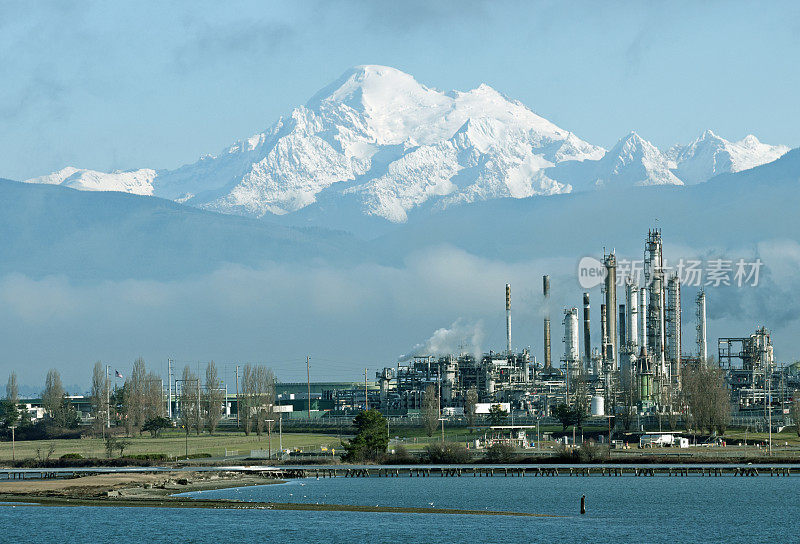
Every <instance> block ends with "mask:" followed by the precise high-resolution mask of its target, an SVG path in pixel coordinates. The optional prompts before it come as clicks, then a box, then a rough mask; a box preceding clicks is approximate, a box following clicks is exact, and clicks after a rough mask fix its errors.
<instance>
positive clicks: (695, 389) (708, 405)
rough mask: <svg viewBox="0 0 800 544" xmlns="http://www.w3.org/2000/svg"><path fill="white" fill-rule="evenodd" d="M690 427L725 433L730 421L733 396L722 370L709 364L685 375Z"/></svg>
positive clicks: (690, 369)
mask: <svg viewBox="0 0 800 544" xmlns="http://www.w3.org/2000/svg"><path fill="white" fill-rule="evenodd" d="M683 393H684V397H685V402H686V406H687V407H688V412H689V414H688V416H689V417H688V422H687V423H688V424H689V425H690V427H691V428H692V429H694V430H697V431H707V432H709V433H712V432H715V431H716V432H717V433H719V434H724V433H725V430H726V429H727V428H728V422H729V421H730V393H729V391H728V388H727V386H726V384H725V376H724V374H723V373H722V369H720V368H719V366H717V365H716V364H713V363H711V362H709V363H708V364H706V365H700V366H698V367H695V368H688V369H686V372H685V373H684V375H683Z"/></svg>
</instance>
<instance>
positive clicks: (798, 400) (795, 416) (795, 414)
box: [792, 391, 800, 436]
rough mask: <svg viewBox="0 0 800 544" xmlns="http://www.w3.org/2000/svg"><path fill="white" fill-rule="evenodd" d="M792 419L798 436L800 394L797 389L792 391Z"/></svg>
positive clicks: (799, 429) (799, 434)
mask: <svg viewBox="0 0 800 544" xmlns="http://www.w3.org/2000/svg"><path fill="white" fill-rule="evenodd" d="M792 421H794V430H795V432H796V433H797V436H800V396H799V395H798V394H797V391H795V392H794V402H793V403H792Z"/></svg>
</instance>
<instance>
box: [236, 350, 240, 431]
mask: <svg viewBox="0 0 800 544" xmlns="http://www.w3.org/2000/svg"><path fill="white" fill-rule="evenodd" d="M239 411H240V410H239V365H236V428H237V429H238V428H239Z"/></svg>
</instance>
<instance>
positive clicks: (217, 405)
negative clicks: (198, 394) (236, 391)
mask: <svg viewBox="0 0 800 544" xmlns="http://www.w3.org/2000/svg"><path fill="white" fill-rule="evenodd" d="M204 397H205V398H204V399H203V400H204V402H203V405H204V408H205V420H206V428H207V429H208V432H210V433H213V432H214V431H215V430H216V429H217V425H219V421H220V419H221V418H222V405H223V403H224V402H225V391H224V390H223V389H222V380H220V379H219V374H218V372H217V365H215V364H214V361H211V362H210V363H208V365H206V387H205V395H204Z"/></svg>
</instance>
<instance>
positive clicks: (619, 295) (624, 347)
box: [370, 229, 800, 421]
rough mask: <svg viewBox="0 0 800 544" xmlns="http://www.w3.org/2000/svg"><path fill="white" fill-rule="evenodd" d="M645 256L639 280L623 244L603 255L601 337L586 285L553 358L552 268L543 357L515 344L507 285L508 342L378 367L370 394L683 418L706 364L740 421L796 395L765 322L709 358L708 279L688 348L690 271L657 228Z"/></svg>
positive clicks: (545, 299)
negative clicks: (719, 375) (685, 290)
mask: <svg viewBox="0 0 800 544" xmlns="http://www.w3.org/2000/svg"><path fill="white" fill-rule="evenodd" d="M643 257H644V258H643V274H641V276H642V277H641V278H639V277H637V274H635V273H632V272H628V273H625V274H624V275H623V274H621V273H620V272H619V270H618V261H617V256H616V254H615V252H614V251H611V252H609V253H606V254H604V256H603V259H602V266H603V268H604V270H603V279H602V290H601V294H602V296H601V300H600V305H599V320H598V321H599V329H600V330H599V333H600V334H599V339H600V342H599V345H593V343H592V316H591V311H592V307H591V302H592V301H591V300H590V294H589V292H583V293H582V302H583V305H582V307H583V312H582V324H581V323H580V312H579V308H578V307H577V306H575V307H570V308H563V310H562V311H561V312H559V314H560V315H559V317H560V318H561V325H562V330H563V337H562V342H563V351H562V352H561V353H562V354H561V356H560V357H559V356H558V355H556V359H555V360H554V359H553V353H552V345H551V317H552V316H551V313H550V283H551V278H550V276H548V275H545V276H543V278H542V299H541V302H542V308H543V312H542V313H543V334H542V352H541V356H542V358H541V360H539V359H537V357H536V356H535V355H534V353H533V350H532V349H530V348H526V349H514V344H513V343H512V290H511V285H509V284H506V286H505V326H506V338H505V340H506V341H505V349H504V350H502V351H489V352H487V353H484V354H482V355H476V354H470V353H458V354H456V353H453V354H445V355H420V356H415V357H413V358H411V359H410V360H408V361H405V362H402V363H397V364H396V365H395V366H393V367H385V368H383V369H382V370H380V371H378V372H377V374H376V378H377V384H378V388H377V391H375V398H374V400H370V402H373V403H374V404H375V405H377V406H379V407H380V409H381V410H384V411H387V412H392V413H403V412H408V411H413V410H417V409H419V408H421V406H422V402H423V398H424V395H425V390H426V389H427V388H429V386H433V387H434V388H435V390H436V391H437V392H438V396H439V398H440V399H441V405H442V407H443V409H444V408H449V409H450V410H451V413H459V412H460V410H463V407H464V406H465V403H466V396H467V392H468V391H469V390H470V389H474V390H475V391H476V393H477V396H478V399H479V401H480V402H481V403H503V404H506V403H507V404H508V405H510V406H511V407H512V410H513V411H515V412H516V413H518V414H519V415H520V416H522V417H524V416H537V417H538V416H549V415H551V413H552V409H553V408H554V407H555V406H558V405H561V404H566V405H568V406H572V407H579V408H580V409H582V410H584V411H586V412H588V413H589V415H591V416H605V417H607V416H613V415H616V414H618V413H619V412H620V411H621V410H622V409H623V407H625V408H626V409H628V410H634V412H635V413H636V414H638V415H639V416H656V415H658V416H671V417H676V418H680V417H681V416H682V415H683V414H685V413H686V409H685V405H684V401H683V400H682V399H684V398H685V397H684V396H683V394H684V390H683V389H684V383H683V376H684V374H685V373H686V372H687V370H689V369H692V368H697V367H698V366H700V367H705V366H706V365H719V367H720V369H721V370H722V371H723V372H724V375H725V381H726V384H727V385H728V388H729V391H730V399H731V414H732V416H733V417H734V418H739V420H740V421H747V420H748V418H752V419H753V420H756V421H763V418H764V413H765V410H767V408H768V407H769V406H770V405H778V404H782V403H783V402H786V401H789V400H790V398H791V396H792V391H793V390H794V389H796V388H797V386H798V385H800V384H797V383H788V382H789V381H795V380H796V379H795V378H794V377H793V375H790V374H788V373H786V372H780V371H778V368H777V366H776V363H775V358H774V353H773V348H772V342H771V338H770V333H769V332H768V331H767V329H766V328H764V327H759V328H758V329H756V330H755V332H754V333H753V334H751V335H750V336H748V337H742V338H727V337H726V338H720V339H719V340H718V356H717V357H716V358H710V357H709V354H708V339H707V324H706V297H707V294H706V291H705V290H704V288H703V287H701V288H700V289H699V291H698V293H697V295H696V297H694V306H695V312H694V318H695V322H696V323H695V326H696V331H697V334H696V341H695V342H694V349H691V350H688V351H687V350H686V349H685V347H684V345H683V342H682V340H683V339H682V333H681V330H682V316H683V312H682V298H681V277H680V276H679V274H678V273H675V272H673V273H668V268H667V267H665V264H664V263H665V261H664V252H663V242H662V235H661V230H660V229H652V230H650V231H648V233H647V237H646V239H645V243H644V255H643ZM575 297H576V299H580V298H581V293H580V292H576V293H575ZM595 326H598V325H595ZM581 335H582V338H581Z"/></svg>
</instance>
